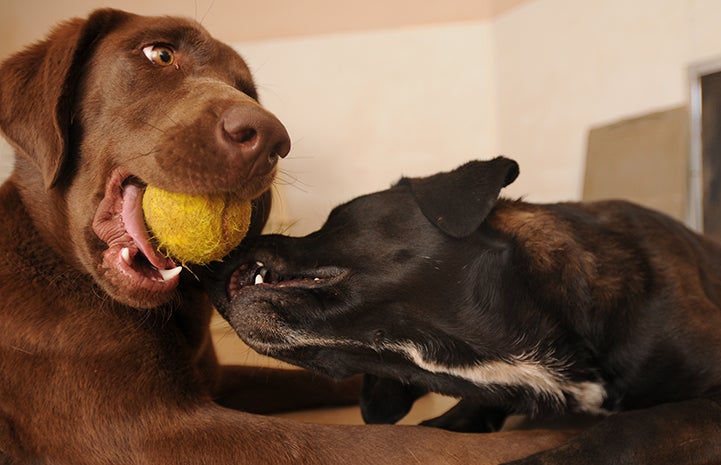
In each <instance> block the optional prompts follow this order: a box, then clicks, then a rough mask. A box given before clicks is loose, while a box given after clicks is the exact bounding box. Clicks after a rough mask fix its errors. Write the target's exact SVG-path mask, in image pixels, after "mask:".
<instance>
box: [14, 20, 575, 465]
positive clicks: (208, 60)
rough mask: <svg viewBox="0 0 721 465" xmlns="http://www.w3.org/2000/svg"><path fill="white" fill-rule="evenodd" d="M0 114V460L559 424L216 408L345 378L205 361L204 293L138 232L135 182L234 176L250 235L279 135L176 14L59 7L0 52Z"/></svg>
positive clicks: (223, 183) (393, 441) (527, 442)
mask: <svg viewBox="0 0 721 465" xmlns="http://www.w3.org/2000/svg"><path fill="white" fill-rule="evenodd" d="M0 129H2V132H3V133H4V135H5V136H6V137H7V139H8V140H9V141H10V143H11V144H12V145H13V146H14V148H15V149H16V152H17V157H16V163H15V169H14V172H13V173H12V176H11V177H10V179H9V180H8V181H7V182H6V183H5V184H3V185H2V187H0V218H2V220H1V223H0V224H1V225H2V227H1V228H0V463H3V464H13V465H21V464H46V463H47V464H50V463H52V464H73V465H83V464H114V465H121V464H140V463H142V464H161V465H167V464H253V465H257V464H274V465H277V464H299V463H309V464H321V463H322V464H343V463H359V461H360V462H366V463H398V464H401V463H408V462H409V461H410V460H414V459H417V460H418V461H419V462H425V463H440V462H441V461H445V462H447V463H463V462H464V461H466V460H468V458H469V457H476V456H478V455H480V456H484V455H483V454H486V455H485V457H486V458H487V459H488V461H487V462H486V463H492V462H497V461H498V460H500V459H502V458H504V457H505V458H509V457H519V456H522V455H523V454H525V453H528V452H530V451H533V450H540V449H543V448H547V447H549V446H551V445H553V444H554V443H557V442H558V441H560V440H562V439H563V437H564V435H561V434H553V433H548V434H541V435H540V436H529V435H502V436H497V437H495V438H490V439H489V440H488V441H478V440H477V439H476V438H474V437H472V436H467V435H451V434H448V433H444V434H439V432H433V431H430V430H425V429H422V428H397V427H382V428H365V427H363V426H357V427H341V426H318V425H305V424H301V423H294V422H289V421H284V420H280V419H275V418H266V417H262V416H258V415H253V414H250V413H241V412H239V411H236V410H231V409H229V408H225V407H233V408H236V409H245V410H248V411H253V412H265V411H270V410H278V409H285V408H291V407H301V406H312V405H320V404H333V403H336V402H348V401H349V400H350V399H353V400H357V395H358V390H357V388H356V389H352V388H353V383H351V384H350V386H343V385H337V384H335V383H332V382H328V381H325V380H324V379H323V378H320V377H317V376H313V375H310V374H308V373H307V372H303V371H300V370H298V371H295V370H294V371H282V370H280V371H264V370H258V369H251V368H242V367H218V365H217V363H216V359H215V355H214V352H213V348H212V345H211V341H210V337H209V332H208V322H209V319H210V315H211V311H212V307H211V304H210V302H209V300H208V298H207V297H206V295H205V294H204V293H203V292H202V289H201V287H200V285H199V284H198V282H197V281H196V279H195V278H194V277H193V276H192V274H191V273H186V272H185V271H183V272H181V269H180V268H178V267H176V266H175V263H172V261H170V260H168V259H167V258H165V257H163V256H161V255H159V254H158V253H157V252H155V251H154V249H153V247H152V246H151V245H150V244H149V242H148V238H147V233H145V225H144V224H143V220H142V212H141V210H140V207H139V205H140V199H141V197H142V193H143V189H144V186H145V185H146V184H147V183H152V184H155V185H156V186H158V187H161V188H164V189H167V190H175V191H182V192H187V193H214V192H229V191H233V192H240V193H242V195H244V196H245V197H246V198H248V199H255V200H254V202H255V204H254V207H255V211H254V218H253V226H252V231H251V233H250V234H251V235H253V234H257V233H258V231H259V230H260V228H261V227H262V225H263V222H264V221H265V217H266V214H267V208H268V206H269V204H268V202H267V197H268V196H267V189H268V187H269V186H270V183H271V181H272V179H273V176H274V173H275V170H276V161H277V159H278V158H279V157H283V156H285V155H286V154H287V153H288V150H289V148H290V143H289V139H288V135H287V133H286V130H285V128H284V127H283V125H282V124H281V123H280V122H279V121H278V120H277V119H276V118H275V117H274V116H273V115H272V114H270V113H269V112H267V111H266V110H264V109H263V108H262V107H261V106H260V105H259V104H258V103H257V101H256V91H255V87H254V85H253V81H252V78H251V75H250V73H249V71H248V68H247V66H246V65H245V63H244V62H243V60H242V59H241V58H240V57H239V56H238V55H237V54H236V53H235V52H234V51H233V50H232V49H231V48H230V47H228V46H226V45H224V44H222V43H220V42H218V41H216V40H214V39H212V38H211V37H210V36H209V35H208V33H207V32H206V31H205V30H204V29H203V28H201V27H200V26H199V25H198V24H197V23H195V22H194V21H189V20H184V19H179V18H169V17H141V16H135V15H132V14H128V13H124V12H120V11H115V10H99V11H97V12H95V13H93V14H92V15H91V16H90V17H89V18H87V19H76V20H72V21H69V22H66V23H63V24H61V25H60V26H59V27H58V28H56V29H55V30H54V31H53V32H52V33H51V34H50V35H49V36H48V37H47V39H45V40H43V41H41V42H38V43H36V44H35V45H33V46H31V47H30V48H28V49H26V50H25V51H22V52H20V53H18V54H16V55H14V56H12V57H10V58H9V59H8V60H7V61H5V62H4V63H3V64H2V66H1V67H0ZM179 272H180V274H178V273H179ZM356 386H357V384H356ZM349 387H350V388H351V389H348V388H349ZM221 405H222V406H221ZM224 406H225V407H224ZM401 444H402V446H399V445H401ZM440 444H444V445H446V444H453V445H454V447H453V451H452V452H448V451H447V450H445V449H444V448H443V447H439V445H440ZM514 444H515V445H516V448H515V449H514V447H513V445H514Z"/></svg>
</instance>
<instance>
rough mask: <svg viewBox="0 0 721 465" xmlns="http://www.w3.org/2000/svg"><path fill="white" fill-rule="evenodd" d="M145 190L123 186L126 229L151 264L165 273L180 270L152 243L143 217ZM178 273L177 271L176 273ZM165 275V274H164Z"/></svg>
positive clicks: (130, 185)
mask: <svg viewBox="0 0 721 465" xmlns="http://www.w3.org/2000/svg"><path fill="white" fill-rule="evenodd" d="M142 198H143V191H142V189H141V188H139V187H138V186H135V185H133V184H128V185H126V186H125V187H124V188H123V209H122V212H121V216H122V218H123V224H124V225H125V231H127V233H128V234H129V235H130V237H132V238H133V241H134V242H135V244H136V245H137V246H138V249H140V252H141V253H142V254H143V255H145V257H146V258H147V259H148V261H149V262H150V264H151V265H153V266H154V267H155V268H157V269H158V271H160V272H161V274H163V272H164V271H166V270H167V271H168V272H174V273H175V272H176V270H177V272H179V271H180V269H181V267H176V266H175V263H173V261H172V260H170V259H169V258H167V257H164V256H163V255H161V254H160V253H159V252H158V251H157V250H156V249H155V247H153V245H152V244H151V243H150V236H149V235H148V231H147V229H146V226H145V220H144V219H143V207H142ZM176 274H177V273H176ZM164 277H165V276H164Z"/></svg>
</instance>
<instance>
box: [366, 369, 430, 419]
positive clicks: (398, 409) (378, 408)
mask: <svg viewBox="0 0 721 465" xmlns="http://www.w3.org/2000/svg"><path fill="white" fill-rule="evenodd" d="M427 393H428V391H427V390H426V389H423V388H421V387H418V386H413V385H410V384H403V383H401V382H400V381H396V380H393V379H387V378H379V377H377V376H374V375H364V377H363V388H362V389H361V397H360V408H361V414H362V416H363V421H365V422H366V423H368V424H378V423H395V422H397V421H398V420H400V419H401V418H403V417H404V416H406V415H407V414H408V412H409V411H410V410H411V407H413V403H414V402H415V401H416V399H418V398H419V397H421V396H423V395H425V394H427Z"/></svg>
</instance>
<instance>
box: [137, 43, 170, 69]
mask: <svg viewBox="0 0 721 465" xmlns="http://www.w3.org/2000/svg"><path fill="white" fill-rule="evenodd" d="M143 53H145V56H146V57H148V60H150V61H152V62H153V63H155V64H156V65H160V66H170V65H172V64H175V52H174V51H173V49H172V48H170V47H167V46H165V45H148V46H147V47H144V48H143Z"/></svg>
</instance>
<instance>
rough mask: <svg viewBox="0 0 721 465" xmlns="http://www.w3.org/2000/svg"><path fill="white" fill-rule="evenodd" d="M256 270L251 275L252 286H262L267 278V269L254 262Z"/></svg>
mask: <svg viewBox="0 0 721 465" xmlns="http://www.w3.org/2000/svg"><path fill="white" fill-rule="evenodd" d="M256 265H257V268H256V269H255V272H254V273H253V280H252V281H253V284H254V285H256V284H263V283H264V282H265V280H266V277H267V276H268V268H266V267H265V266H263V264H262V263H261V262H256Z"/></svg>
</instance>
